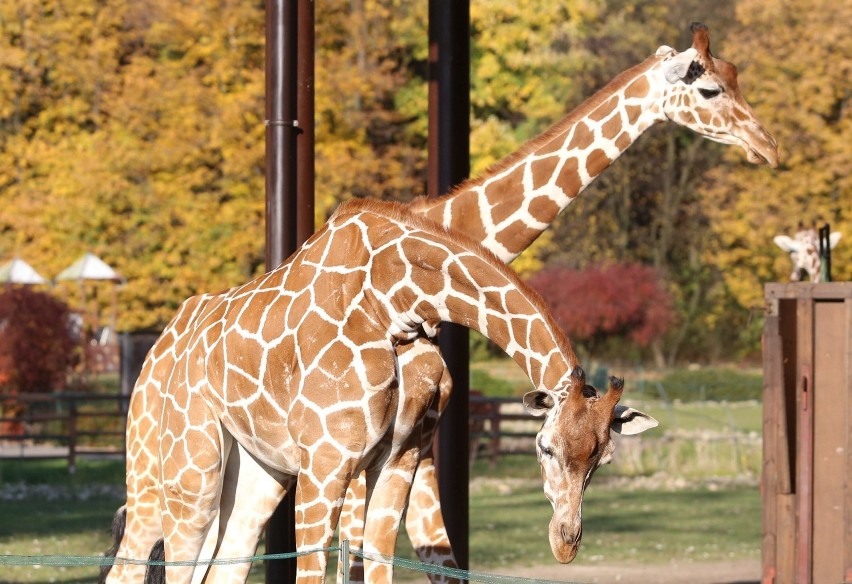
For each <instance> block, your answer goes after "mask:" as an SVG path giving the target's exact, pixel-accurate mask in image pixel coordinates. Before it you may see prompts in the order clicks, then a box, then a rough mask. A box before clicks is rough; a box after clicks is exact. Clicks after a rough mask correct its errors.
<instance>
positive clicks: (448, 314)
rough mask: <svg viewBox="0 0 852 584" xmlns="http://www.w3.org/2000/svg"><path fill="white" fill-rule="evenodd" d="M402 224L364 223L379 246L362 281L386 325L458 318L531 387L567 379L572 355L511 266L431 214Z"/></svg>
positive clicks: (395, 329)
mask: <svg viewBox="0 0 852 584" xmlns="http://www.w3.org/2000/svg"><path fill="white" fill-rule="evenodd" d="M371 206H372V207H375V204H372V205H371ZM364 217H365V216H364V215H361V218H362V220H364V221H365V222H366V223H370V219H369V218H367V219H364ZM402 229H403V230H404V231H407V233H406V234H404V235H401V236H400V235H399V234H397V233H395V232H392V231H391V230H389V229H388V227H387V221H385V220H384V218H382V220H381V221H379V222H377V223H374V224H372V225H371V226H370V227H368V230H367V234H368V238H369V239H370V240H371V243H372V244H374V245H376V248H375V250H380V251H374V254H375V257H374V258H373V260H372V261H371V265H372V269H371V276H370V282H371V287H372V293H374V294H376V295H377V296H380V297H381V299H379V302H380V303H382V304H385V305H386V306H387V307H388V310H387V311H386V314H387V315H388V316H389V317H390V321H389V322H388V323H387V326H386V330H388V331H390V332H391V334H392V335H396V334H399V335H402V336H404V335H406V334H412V333H416V331H418V330H419V327H420V325H421V324H422V323H435V322H439V321H443V322H453V323H456V324H460V325H462V326H465V327H468V328H472V329H474V330H476V331H479V332H480V333H482V334H483V335H484V336H486V337H487V338H489V339H490V340H491V341H493V342H494V343H495V344H497V345H498V346H499V347H500V348H501V349H503V351H505V352H506V353H507V354H508V355H509V356H510V357H512V359H514V360H515V361H516V362H517V363H518V365H520V366H521V368H522V369H523V370H524V371H525V372H526V373H527V375H528V377H529V378H530V380H531V381H532V383H533V385H534V386H535V387H537V388H540V389H545V388H546V389H556V388H558V387H562V386H564V385H565V384H566V383H567V380H568V375H569V374H570V373H571V371H572V370H573V369H574V367H576V365H577V358H576V355H575V354H574V351H573V349H572V347H571V345H570V343H569V342H568V340H567V339H566V338H565V335H564V334H563V333H562V331H561V330H560V329H559V327H558V325H557V324H556V322H555V321H554V320H553V318H552V317H551V316H550V314H549V313H548V312H547V310H546V309H545V308H544V304H543V302H542V301H541V299H540V297H539V296H538V295H537V294H536V293H535V292H534V291H532V289H530V288H529V287H528V286H527V285H526V284H524V283H523V282H522V281H521V280H520V279H519V278H518V277H517V276H516V275H515V273H514V272H512V271H511V270H510V269H509V268H508V267H506V265H505V264H503V263H502V262H501V261H500V260H499V259H498V258H496V257H495V256H494V255H493V254H491V253H490V252H488V250H487V249H485V248H483V247H481V246H479V245H478V244H477V243H475V242H473V241H471V240H470V239H469V238H466V237H464V236H463V235H461V234H458V233H453V234H449V233H447V232H446V231H444V230H443V229H442V228H441V227H440V226H438V225H437V224H434V223H432V222H428V221H414V222H413V226H412V224H411V223H404V224H403V225H402ZM371 232H373V233H376V235H375V236H372V237H371V236H370V233H371ZM382 240H384V242H382ZM400 259H401V261H399V260H400ZM369 302H371V303H372V302H373V301H372V300H369Z"/></svg>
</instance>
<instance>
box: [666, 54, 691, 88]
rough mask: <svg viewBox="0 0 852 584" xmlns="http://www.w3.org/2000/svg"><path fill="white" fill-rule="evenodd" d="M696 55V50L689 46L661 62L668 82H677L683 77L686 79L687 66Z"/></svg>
mask: <svg viewBox="0 0 852 584" xmlns="http://www.w3.org/2000/svg"><path fill="white" fill-rule="evenodd" d="M697 56H698V51H696V50H695V49H694V48H691V47H690V48H689V49H687V50H685V51H684V52H682V53H678V54H677V55H674V56H673V57H671V58H669V59H667V60H666V61H665V62H664V63H663V73H664V74H665V76H666V81H668V82H669V83H677V82H678V81H681V80H683V79H686V75H687V73H688V72H689V66H690V65H692V62H693V61H695V58H696V57H697Z"/></svg>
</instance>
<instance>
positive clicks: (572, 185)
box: [556, 157, 582, 197]
mask: <svg viewBox="0 0 852 584" xmlns="http://www.w3.org/2000/svg"><path fill="white" fill-rule="evenodd" d="M579 171H580V166H579V164H578V163H577V159H576V158H574V157H571V158H569V159H568V160H566V161H565V164H564V165H562V170H560V171H559V178H557V179H556V184H557V185H559V187H560V188H561V189H562V191H563V192H564V193H565V194H566V195H568V196H569V197H576V196H577V193H579V192H580V187H581V186H582V183H581V182H580V175H579Z"/></svg>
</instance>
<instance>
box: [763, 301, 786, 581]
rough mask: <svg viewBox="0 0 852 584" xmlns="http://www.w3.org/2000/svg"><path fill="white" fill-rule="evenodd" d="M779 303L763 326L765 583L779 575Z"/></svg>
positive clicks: (781, 391) (773, 304) (770, 306)
mask: <svg viewBox="0 0 852 584" xmlns="http://www.w3.org/2000/svg"><path fill="white" fill-rule="evenodd" d="M778 318H779V317H778V301H777V300H767V311H766V319H765V321H764V325H763V339H762V341H763V467H762V472H761V475H760V481H761V482H760V486H761V489H760V490H761V499H762V501H761V502H762V517H761V522H762V530H761V533H762V537H761V546H760V548H761V573H762V575H763V580H764V581H771V579H772V578H773V577H774V576H775V575H776V574H777V572H778V567H777V563H778V556H777V547H778V509H777V507H778V493H779V491H778V474H779V471H778V453H779V444H778V431H777V428H778V423H777V421H778V417H779V416H783V413H782V411H781V408H780V407H779V402H780V401H783V396H784V387H783V379H782V378H783V373H782V361H783V358H782V354H781V353H782V347H781V336H780V334H779V332H778Z"/></svg>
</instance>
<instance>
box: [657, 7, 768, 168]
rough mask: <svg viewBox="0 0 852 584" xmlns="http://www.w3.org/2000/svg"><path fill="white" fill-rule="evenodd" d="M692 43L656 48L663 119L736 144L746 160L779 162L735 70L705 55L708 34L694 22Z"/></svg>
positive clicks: (707, 46)
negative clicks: (682, 48) (684, 47)
mask: <svg viewBox="0 0 852 584" xmlns="http://www.w3.org/2000/svg"><path fill="white" fill-rule="evenodd" d="M690 30H691V31H692V47H690V48H689V49H687V50H686V51H684V52H682V53H678V52H677V51H675V50H674V49H672V48H671V47H667V46H662V47H660V48H659V49H657V56H658V57H661V58H662V63H661V66H662V71H663V77H664V78H665V82H664V85H665V90H664V92H663V102H662V109H663V112H662V113H663V114H664V115H665V117H666V118H668V119H670V120H672V121H673V122H675V123H677V124H680V125H682V126H685V127H687V128H689V129H691V130H693V131H695V132H697V133H698V134H701V135H702V136H704V137H706V138H709V139H710V140H713V141H715V142H721V143H723V144H731V145H735V146H740V147H741V148H743V149H744V150H745V151H746V154H747V156H748V160H749V162H753V163H755V164H763V163H767V164H769V165H770V166H772V167H773V168H775V167H776V166H778V145H777V144H776V142H775V139H774V138H773V137H772V136H771V135H770V134H769V132H767V131H766V129H765V128H764V127H763V126H762V125H761V124H760V122H758V121H757V118H756V117H755V115H754V112H753V111H752V110H751V107H750V106H749V105H748V103H747V102H746V100H745V98H744V97H743V95H742V93H740V89H739V86H738V84H737V68H736V67H735V66H734V65H732V64H731V63H728V62H727V61H723V60H722V59H718V58H716V57H714V56H713V55H712V54H711V53H710V33H709V31H708V30H707V27H706V26H704V25H703V24H700V23H697V22H694V23H692V25H691V27H690Z"/></svg>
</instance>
